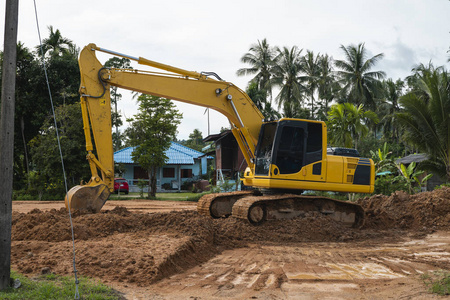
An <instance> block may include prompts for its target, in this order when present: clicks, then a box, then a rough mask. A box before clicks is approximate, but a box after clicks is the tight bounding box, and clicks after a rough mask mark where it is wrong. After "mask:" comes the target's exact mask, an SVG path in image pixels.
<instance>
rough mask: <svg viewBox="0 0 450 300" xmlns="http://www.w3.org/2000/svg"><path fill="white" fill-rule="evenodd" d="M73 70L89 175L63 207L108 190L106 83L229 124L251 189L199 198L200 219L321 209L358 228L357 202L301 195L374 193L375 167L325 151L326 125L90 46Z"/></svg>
mask: <svg viewBox="0 0 450 300" xmlns="http://www.w3.org/2000/svg"><path fill="white" fill-rule="evenodd" d="M96 51H99V52H104V53H108V54H111V55H115V56H119V57H124V58H128V59H130V60H134V61H137V62H138V63H139V64H142V65H147V66H150V67H152V68H154V69H157V72H153V71H139V70H135V69H116V68H106V67H103V65H102V64H101V63H100V62H99V60H98V59H97V57H96ZM79 66H80V73H81V85H80V95H81V109H82V115H83V125H84V134H85V136H86V149H87V152H88V154H87V160H88V162H89V165H90V169H91V173H92V177H91V179H90V181H89V182H88V183H87V184H85V185H78V186H75V187H73V188H72V189H70V191H69V192H68V194H67V195H66V201H65V202H66V207H69V206H70V208H71V209H84V210H90V211H92V212H98V211H100V209H101V208H102V206H103V205H104V203H105V202H106V200H107V199H108V197H109V195H110V193H111V192H113V189H114V161H113V147H112V134H111V131H112V130H111V129H112V128H111V108H110V86H116V87H120V88H124V89H127V90H131V91H136V92H140V93H144V94H150V95H155V96H160V97H165V98H168V99H172V100H176V101H182V102H186V103H191V104H195V105H199V106H203V107H208V108H211V109H214V110H216V111H218V112H220V113H222V114H223V115H225V116H226V117H227V118H228V120H229V121H230V124H231V126H232V129H231V131H232V133H233V135H234V137H235V138H236V141H237V143H238V145H239V147H240V149H241V151H242V153H243V155H244V157H245V160H246V162H247V165H248V167H247V169H246V170H245V173H244V177H243V179H242V181H243V184H244V185H245V186H248V187H253V188H254V189H253V190H251V191H240V192H232V193H221V194H209V195H205V196H203V197H202V198H201V199H200V200H199V202H198V206H197V208H198V212H199V213H200V214H203V215H207V216H211V217H213V218H222V217H228V216H233V217H236V218H240V219H245V220H248V221H249V222H251V223H253V224H259V223H261V222H264V221H266V220H272V219H289V218H294V217H297V216H302V215H305V214H307V213H310V212H320V213H323V214H326V215H329V216H331V217H332V218H333V219H335V220H336V221H339V222H342V223H343V224H345V225H348V226H359V225H361V224H362V222H363V219H364V211H363V209H362V208H361V207H360V206H359V205H357V204H354V203H351V202H346V201H339V200H334V199H331V198H327V197H318V196H303V195H301V193H302V192H303V191H305V190H315V191H334V192H347V193H372V192H373V189H374V177H375V168H374V164H373V161H372V160H371V159H368V158H360V157H357V155H353V154H351V152H350V154H349V155H332V154H330V153H327V127H326V124H325V123H324V122H322V121H313V120H304V119H290V118H282V119H279V120H265V119H264V116H263V115H262V114H261V112H260V111H259V110H258V109H257V107H256V106H255V104H254V103H253V101H252V100H251V99H250V98H249V96H248V95H247V94H246V93H245V92H244V91H242V90H241V89H239V88H238V87H236V86H235V85H234V84H232V83H230V82H226V81H224V80H222V79H221V78H220V77H219V76H218V75H217V74H216V73H212V72H201V73H198V72H193V71H186V70H183V69H180V68H176V67H173V66H169V65H165V64H161V63H158V62H155V61H151V60H148V59H145V58H142V57H133V56H129V55H125V54H121V53H117V52H114V51H111V50H107V49H103V48H100V47H97V46H96V45H95V44H89V45H87V46H86V47H84V48H83V50H82V51H81V53H80V58H79ZM93 141H94V143H95V149H94V143H93ZM94 150H95V154H96V155H95V154H94ZM347 152H348V151H347Z"/></svg>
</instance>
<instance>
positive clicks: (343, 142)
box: [328, 103, 378, 148]
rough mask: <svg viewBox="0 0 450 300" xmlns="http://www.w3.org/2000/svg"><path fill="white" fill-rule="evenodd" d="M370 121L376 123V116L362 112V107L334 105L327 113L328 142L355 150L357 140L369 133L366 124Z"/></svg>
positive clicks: (349, 104)
mask: <svg viewBox="0 0 450 300" xmlns="http://www.w3.org/2000/svg"><path fill="white" fill-rule="evenodd" d="M368 120H370V121H372V122H375V123H377V122H378V117H377V115H376V114H375V113H374V112H372V111H370V110H367V111H364V110H363V105H362V104H360V105H359V106H355V105H353V104H351V103H341V104H335V105H333V106H332V107H331V109H330V111H329V112H328V130H329V135H328V136H329V139H330V142H331V143H332V144H334V145H336V146H341V147H342V146H343V147H347V148H351V147H354V148H357V146H358V140H359V139H360V138H362V137H364V136H365V135H367V133H368V132H369V128H368V127H367V125H366V123H367V121H368Z"/></svg>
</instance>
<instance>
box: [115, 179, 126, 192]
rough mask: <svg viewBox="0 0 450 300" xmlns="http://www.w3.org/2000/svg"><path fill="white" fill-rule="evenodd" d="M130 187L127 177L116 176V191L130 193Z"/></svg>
mask: <svg viewBox="0 0 450 300" xmlns="http://www.w3.org/2000/svg"><path fill="white" fill-rule="evenodd" d="M129 189H130V187H129V186H128V182H127V180H126V179H125V178H114V193H118V192H120V193H125V194H128V192H129Z"/></svg>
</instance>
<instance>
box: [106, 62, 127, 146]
mask: <svg viewBox="0 0 450 300" xmlns="http://www.w3.org/2000/svg"><path fill="white" fill-rule="evenodd" d="M105 67H110V68H118V69H119V68H120V69H132V67H131V61H130V60H129V59H128V58H119V57H113V58H110V59H108V60H107V61H106V62H105ZM117 89H118V87H117V86H111V103H112V104H114V111H112V112H111V119H112V120H111V121H112V126H113V127H115V128H116V132H113V135H112V138H113V148H114V151H117V150H120V149H121V148H122V139H123V135H122V134H120V133H119V127H120V126H122V125H123V122H122V120H121V117H122V115H121V114H120V113H119V112H118V111H117V102H118V101H119V100H120V99H122V95H121V94H120V93H118V92H117Z"/></svg>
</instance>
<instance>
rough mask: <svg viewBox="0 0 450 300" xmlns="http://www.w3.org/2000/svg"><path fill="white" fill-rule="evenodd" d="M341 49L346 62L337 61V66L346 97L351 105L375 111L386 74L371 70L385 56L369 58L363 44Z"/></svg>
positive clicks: (379, 55) (381, 54) (378, 55)
mask: <svg viewBox="0 0 450 300" xmlns="http://www.w3.org/2000/svg"><path fill="white" fill-rule="evenodd" d="M341 49H342V51H344V54H345V60H336V61H335V65H336V67H337V68H339V69H340V70H339V71H337V72H336V73H337V75H338V76H339V80H340V82H341V85H342V91H343V92H344V97H346V98H347V99H348V101H349V102H351V103H356V104H364V105H366V106H368V107H370V108H372V109H375V108H376V103H375V98H377V97H378V96H379V95H380V93H381V91H382V89H381V82H380V80H381V79H383V78H384V77H385V73H384V72H382V71H370V70H371V69H372V68H373V67H374V66H375V65H376V63H377V62H378V61H379V60H380V59H382V58H383V56H384V54H383V53H380V54H377V55H375V56H373V57H371V58H367V55H368V54H367V51H366V49H365V48H364V44H363V43H361V44H359V45H358V46H354V45H350V46H347V47H344V46H343V45H341Z"/></svg>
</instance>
